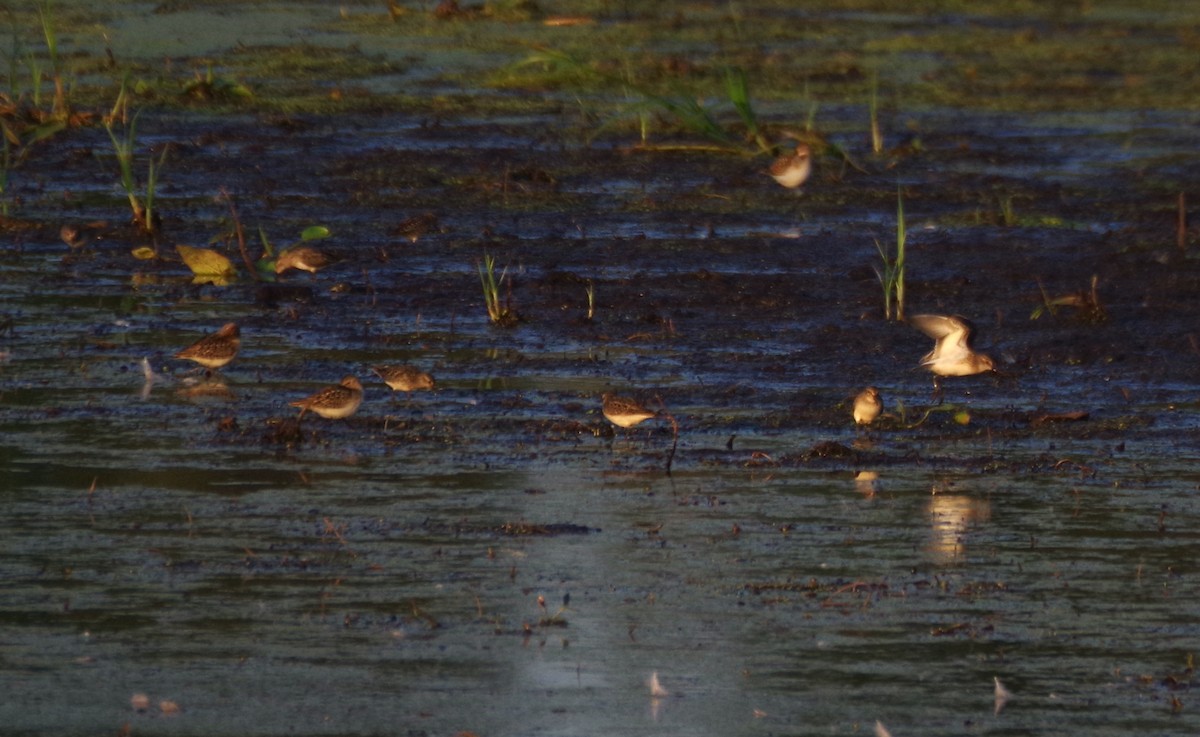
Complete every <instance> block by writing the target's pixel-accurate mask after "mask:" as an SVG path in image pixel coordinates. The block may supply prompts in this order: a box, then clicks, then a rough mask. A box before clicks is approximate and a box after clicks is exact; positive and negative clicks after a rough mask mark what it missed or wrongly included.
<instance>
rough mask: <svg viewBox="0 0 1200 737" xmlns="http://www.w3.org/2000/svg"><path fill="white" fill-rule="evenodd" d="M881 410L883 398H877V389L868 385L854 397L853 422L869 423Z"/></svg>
mask: <svg viewBox="0 0 1200 737" xmlns="http://www.w3.org/2000/svg"><path fill="white" fill-rule="evenodd" d="M882 411H883V400H882V399H880V398H879V390H878V389H876V388H875V387H873V386H868V387H867V388H866V389H863V390H862V391H861V392H859V393H858V396H856V397H855V398H854V422H855V424H858V425H870V424H871V423H872V422H874V421H875V419H876V418H877V417H879V413H880V412H882Z"/></svg>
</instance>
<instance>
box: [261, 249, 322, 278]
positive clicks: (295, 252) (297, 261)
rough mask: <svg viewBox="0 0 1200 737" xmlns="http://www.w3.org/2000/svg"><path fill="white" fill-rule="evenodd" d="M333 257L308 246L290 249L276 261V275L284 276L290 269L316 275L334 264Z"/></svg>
mask: <svg viewBox="0 0 1200 737" xmlns="http://www.w3.org/2000/svg"><path fill="white" fill-rule="evenodd" d="M335 261H336V259H334V258H333V257H332V256H330V255H328V254H326V253H323V252H321V251H318V250H317V249H315V248H310V247H308V246H296V247H295V248H289V249H288V250H286V251H284V252H283V253H281V254H279V257H278V258H277V259H275V273H276V274H282V273H283V272H285V271H287V270H288V269H300V270H301V271H307V272H308V273H310V274H314V275H315V274H316V273H317V272H318V271H320V270H321V269H323V268H325V267H326V266H329V265H330V264H332V263H334V262H335Z"/></svg>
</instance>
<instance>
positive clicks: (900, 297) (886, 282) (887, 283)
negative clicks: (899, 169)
mask: <svg viewBox="0 0 1200 737" xmlns="http://www.w3.org/2000/svg"><path fill="white" fill-rule="evenodd" d="M905 237H906V236H905V225H904V194H903V192H902V191H901V190H900V189H899V188H897V189H896V251H895V255H892V256H889V255H888V252H887V250H886V249H884V247H883V246H882V245H881V244H880V243H879V241H878V240H876V241H875V249H876V250H877V251H879V259H880V261H881V262H882V267H881V268H879V269H876V270H875V275H876V276H878V277H879V284H880V286H881V287H883V316H884V319H887V320H896V321H902V320H904V245H905Z"/></svg>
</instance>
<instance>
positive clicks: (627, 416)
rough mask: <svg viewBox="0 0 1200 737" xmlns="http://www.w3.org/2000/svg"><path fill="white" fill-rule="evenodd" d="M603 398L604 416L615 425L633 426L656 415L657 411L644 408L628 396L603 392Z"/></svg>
mask: <svg viewBox="0 0 1200 737" xmlns="http://www.w3.org/2000/svg"><path fill="white" fill-rule="evenodd" d="M603 399H604V405H603V411H604V416H605V418H607V419H608V421H609V422H611V423H612V424H614V425H616V426H617V427H633V426H634V425H636V424H638V423H640V422H645V421H646V420H652V419H654V418H655V417H658V413H657V412H653V411H651V410H648V409H646V408H645V407H643V406H642V405H641V404H639V403H638V402H636V401H634V400H632V399H630V398H628V397H617V396H614V395H612V394H605V395H603Z"/></svg>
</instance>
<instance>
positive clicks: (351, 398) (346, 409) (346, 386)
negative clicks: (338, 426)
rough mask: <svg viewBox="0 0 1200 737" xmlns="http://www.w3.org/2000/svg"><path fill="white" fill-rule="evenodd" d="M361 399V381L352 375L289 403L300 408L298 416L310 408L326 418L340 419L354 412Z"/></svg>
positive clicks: (302, 415) (301, 415)
mask: <svg viewBox="0 0 1200 737" xmlns="http://www.w3.org/2000/svg"><path fill="white" fill-rule="evenodd" d="M362 400H363V386H362V383H361V382H359V380H358V379H357V378H356V377H354V376H347V377H345V378H344V379H342V381H341V383H340V384H331V385H329V386H327V387H325V388H324V389H322V390H321V391H319V392H317V393H316V394H313V395H311V396H308V397H305V398H304V399H301V400H299V401H298V402H290V403H289V404H290V405H291V406H292V407H299V408H300V418H302V417H304V413H305V412H308V411H309V410H312V411H313V412H316V413H317V414H319V415H320V416H322V417H324V418H325V419H327V420H341V419H345V418H346V417H349V416H350V415H352V414H354V413H355V412H356V411H357V410H358V406H359V405H360V404H362ZM300 418H297V419H300Z"/></svg>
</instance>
